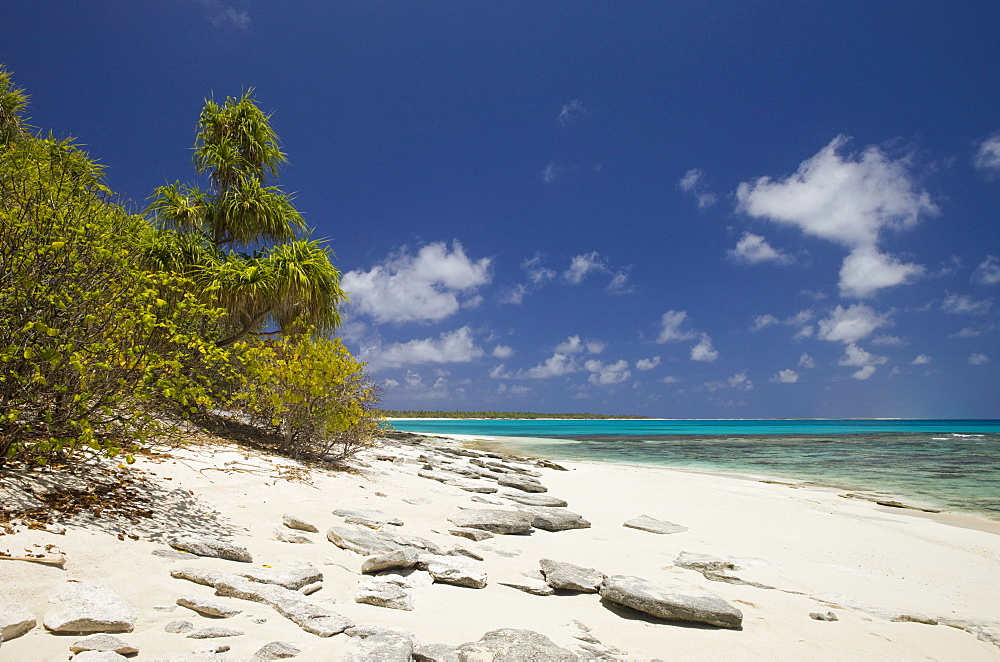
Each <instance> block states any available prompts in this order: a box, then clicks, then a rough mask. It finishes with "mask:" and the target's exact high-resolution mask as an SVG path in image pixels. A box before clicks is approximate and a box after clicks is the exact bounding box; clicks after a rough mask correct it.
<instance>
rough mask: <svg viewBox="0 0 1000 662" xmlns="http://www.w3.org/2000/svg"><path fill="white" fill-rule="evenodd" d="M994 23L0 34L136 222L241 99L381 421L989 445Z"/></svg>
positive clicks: (996, 103)
mask: <svg viewBox="0 0 1000 662" xmlns="http://www.w3.org/2000/svg"><path fill="white" fill-rule="evenodd" d="M998 35H1000V3H996V2H982V1H979V0H976V1H974V2H963V1H956V2H920V1H917V2H914V1H912V0H906V1H905V2H891V1H888V0H880V1H879V2H865V3H861V2H841V3H835V2H827V3H814V2H701V1H698V2H657V3H654V2H590V1H583V2H572V3H571V2H537V1H530V2H509V1H508V2H502V3H493V4H490V5H488V4H487V3H482V2H391V1H374V0H373V1H362V0H352V1H344V2H330V1H323V2H318V1H316V2H268V1H263V0H261V1H258V2H245V1H242V0H172V1H170V2H162V1H156V2H153V1H139V0H135V1H132V2H128V3H80V2H70V1H61V2H58V1H52V2H45V3H40V2H19V3H18V2H12V3H4V5H3V7H2V9H0V63H3V64H5V65H6V66H7V67H8V68H9V69H11V70H12V71H13V72H14V75H15V80H16V81H17V83H18V84H19V85H20V86H22V87H25V88H26V89H27V91H28V92H29V93H30V94H31V96H32V104H31V108H30V111H29V113H28V114H29V115H30V117H31V121H32V123H33V124H34V125H35V126H38V127H41V128H43V129H45V130H49V129H51V130H52V131H53V132H54V133H55V134H56V135H58V136H63V137H65V136H75V137H77V138H78V140H79V141H80V142H82V143H84V144H86V145H87V146H88V149H89V150H90V153H91V155H92V156H93V157H95V158H97V159H99V160H100V161H101V162H102V163H104V164H105V165H106V166H107V168H108V170H107V174H108V180H109V185H110V186H111V187H112V188H113V189H114V190H115V191H117V192H119V193H120V194H121V195H122V196H124V197H125V198H126V199H129V200H131V201H133V203H134V205H135V207H136V208H137V209H139V208H141V207H143V206H144V205H145V199H146V197H147V196H148V195H149V193H150V191H151V190H152V189H153V188H154V187H156V186H158V185H160V184H163V183H164V182H166V181H174V180H177V179H180V180H182V181H192V180H193V177H194V174H193V170H192V167H191V145H192V144H193V140H194V132H195V123H196V121H197V116H198V112H199V110H200V108H201V105H202V103H203V100H204V98H205V97H206V96H209V95H211V94H213V93H214V94H215V95H216V97H219V98H223V97H226V96H231V95H239V94H240V93H241V92H242V91H243V90H244V89H246V88H248V87H251V86H252V87H254V88H255V89H256V92H255V96H256V98H257V99H258V101H259V103H260V105H261V106H262V107H263V108H264V109H265V110H266V111H267V112H273V114H274V115H273V123H274V125H275V128H276V130H277V131H278V134H279V136H280V137H281V139H282V143H283V146H284V149H285V151H286V152H287V153H288V156H289V160H290V163H289V165H288V167H287V168H285V170H284V171H283V172H282V176H281V179H280V182H279V183H280V184H281V185H282V186H283V187H285V189H286V190H288V191H294V192H296V194H297V198H296V202H297V205H298V207H299V209H300V210H301V211H303V212H304V214H305V215H306V219H307V221H308V222H309V223H310V224H312V225H313V226H314V227H315V228H316V231H315V235H314V236H315V237H322V238H326V239H328V240H329V241H330V245H331V247H332V248H333V249H334V250H335V251H336V254H337V264H338V266H339V268H340V269H341V270H342V271H343V273H344V283H345V286H346V287H347V289H349V290H351V291H352V299H353V303H352V304H351V305H350V306H349V307H348V308H347V310H346V311H345V312H346V314H347V319H348V320H349V321H348V323H347V324H346V325H345V327H344V328H343V334H344V337H345V340H346V341H347V342H348V344H349V346H350V347H351V348H352V350H353V351H355V353H357V354H359V355H360V356H362V357H363V358H364V359H365V360H367V361H369V363H370V371H371V373H372V374H373V375H374V376H376V377H377V379H378V380H379V381H380V382H383V383H384V384H385V385H386V387H387V390H386V395H385V400H384V404H385V406H387V407H391V408H420V409H498V410H536V411H551V412H560V411H591V412H601V413H632V414H646V415H653V416H664V417H679V418H684V417H721V418H728V417H733V418H746V417H758V416H760V417H799V416H801V417H810V416H830V417H841V416H845V417H846V416H905V417H992V418H996V417H1000V379H998V376H997V375H998V371H997V364H998V362H1000V340H998V338H1000V328H998V314H1000V302H998V301H997V298H998V293H1000V86H998V85H997V81H1000V38H998Z"/></svg>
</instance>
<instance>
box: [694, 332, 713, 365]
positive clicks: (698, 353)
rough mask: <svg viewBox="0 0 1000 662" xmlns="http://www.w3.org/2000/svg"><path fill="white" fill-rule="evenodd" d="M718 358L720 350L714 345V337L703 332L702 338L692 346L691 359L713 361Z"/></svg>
mask: <svg viewBox="0 0 1000 662" xmlns="http://www.w3.org/2000/svg"><path fill="white" fill-rule="evenodd" d="M717 358H719V352H718V351H717V350H716V349H715V348H714V347H712V339H711V338H710V337H709V336H708V334H707V333H703V334H701V340H699V341H698V344H697V345H695V346H694V347H692V348H691V360H692V361H706V362H711V361H714V360H716V359H717Z"/></svg>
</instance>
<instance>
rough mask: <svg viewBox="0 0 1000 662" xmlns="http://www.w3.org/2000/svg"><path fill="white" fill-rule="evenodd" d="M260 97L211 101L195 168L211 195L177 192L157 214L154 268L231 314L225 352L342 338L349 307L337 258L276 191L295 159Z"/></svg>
mask: <svg viewBox="0 0 1000 662" xmlns="http://www.w3.org/2000/svg"><path fill="white" fill-rule="evenodd" d="M251 94H252V90H250V91H248V92H247V93H246V94H244V95H243V96H242V97H240V98H238V99H237V98H232V97H230V98H227V99H226V101H225V103H222V104H219V103H216V102H215V101H214V100H212V99H209V100H206V102H205V107H204V109H203V110H202V112H201V117H200V118H199V120H198V133H197V137H196V139H195V146H194V167H195V171H196V172H197V173H198V175H201V176H203V177H205V178H206V179H207V188H206V189H202V188H199V187H197V186H193V185H186V184H181V183H180V182H175V183H173V184H167V185H165V186H161V187H159V188H157V189H156V190H155V191H154V193H153V196H152V203H151V204H150V206H149V211H150V212H151V213H152V214H153V216H154V219H155V221H156V224H157V227H158V228H159V232H158V233H156V234H155V235H154V236H153V237H152V238H151V239H150V241H149V247H148V254H149V256H150V258H151V261H152V262H153V263H154V264H155V265H156V266H158V267H159V268H162V269H168V270H171V271H178V272H181V273H184V274H185V275H187V276H189V277H191V278H193V279H194V280H195V281H196V282H197V283H199V287H200V289H201V294H202V296H203V297H204V298H205V299H206V301H207V302H210V303H212V304H214V305H217V306H219V307H221V308H223V309H225V310H226V312H227V315H225V316H224V317H223V322H222V328H220V329H217V332H218V339H217V341H216V344H217V345H218V346H220V347H225V346H228V345H231V344H233V343H235V342H237V341H239V340H242V339H244V338H246V337H247V335H249V334H255V333H263V332H272V333H273V332H283V333H291V332H299V331H301V330H303V329H306V328H310V329H313V330H314V331H315V332H317V333H326V332H329V331H332V330H333V329H335V328H336V327H337V326H339V325H340V314H339V309H338V306H339V305H340V304H341V303H343V302H345V301H346V299H347V297H346V294H345V293H344V291H343V290H342V289H341V287H340V272H339V271H338V270H337V269H336V268H335V267H334V266H333V264H332V262H331V261H330V258H331V253H330V251H329V249H328V248H326V247H325V246H323V245H322V244H321V243H320V242H318V241H314V240H311V239H309V237H308V236H307V235H306V225H305V222H304V221H303V219H302V216H301V214H300V213H299V212H298V211H297V210H296V209H295V206H294V205H293V204H292V200H291V197H290V196H289V195H288V194H286V193H284V192H283V191H282V190H281V189H280V188H279V187H277V186H275V185H273V184H269V180H271V181H273V180H274V179H275V178H277V175H278V169H279V167H280V166H281V165H282V164H284V163H286V161H287V159H286V158H285V154H284V153H283V152H282V151H281V148H280V146H279V144H278V137H277V135H276V134H275V132H274V129H273V128H272V127H271V118H270V116H269V115H266V114H264V113H263V112H262V111H261V110H260V108H259V107H258V106H257V104H256V102H255V101H254V99H253V98H252V97H251Z"/></svg>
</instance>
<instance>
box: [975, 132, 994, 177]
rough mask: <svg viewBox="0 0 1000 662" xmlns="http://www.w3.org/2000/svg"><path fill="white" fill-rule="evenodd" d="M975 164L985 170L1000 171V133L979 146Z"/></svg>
mask: <svg viewBox="0 0 1000 662" xmlns="http://www.w3.org/2000/svg"><path fill="white" fill-rule="evenodd" d="M975 163H976V167H977V168H982V169H984V170H1000V133H994V134H993V135H992V136H990V137H989V138H987V139H986V140H984V141H983V142H982V144H980V145H979V151H978V152H976V161H975Z"/></svg>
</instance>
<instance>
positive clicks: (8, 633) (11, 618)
mask: <svg viewBox="0 0 1000 662" xmlns="http://www.w3.org/2000/svg"><path fill="white" fill-rule="evenodd" d="M36 625H38V619H36V618H35V615H34V614H32V613H31V612H30V611H29V610H28V608H27V607H25V606H24V605H20V604H11V605H7V606H6V607H4V608H3V609H0V641H10V640H11V639H15V638H17V637H20V636H21V635H22V634H24V633H25V632H27V631H29V630H31V628H33V627H35V626H36Z"/></svg>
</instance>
